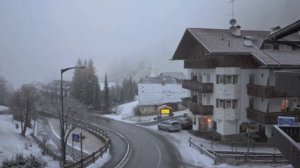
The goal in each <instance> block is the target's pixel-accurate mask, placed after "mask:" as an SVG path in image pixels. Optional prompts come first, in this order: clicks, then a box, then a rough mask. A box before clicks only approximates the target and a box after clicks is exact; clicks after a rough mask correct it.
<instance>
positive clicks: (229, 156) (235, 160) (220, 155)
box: [188, 139, 287, 165]
mask: <svg viewBox="0 0 300 168" xmlns="http://www.w3.org/2000/svg"><path fill="white" fill-rule="evenodd" d="M188 142H189V145H190V147H192V146H193V147H195V148H196V149H198V150H199V151H200V152H201V154H204V155H206V156H208V157H209V158H211V159H212V160H213V161H214V163H215V164H219V163H228V164H233V165H238V164H242V163H287V160H286V159H285V157H284V156H283V155H282V154H274V153H253V152H249V153H246V152H229V151H212V150H207V149H205V148H204V146H203V145H202V144H200V146H199V145H197V144H195V143H194V142H192V141H191V139H189V140H188Z"/></svg>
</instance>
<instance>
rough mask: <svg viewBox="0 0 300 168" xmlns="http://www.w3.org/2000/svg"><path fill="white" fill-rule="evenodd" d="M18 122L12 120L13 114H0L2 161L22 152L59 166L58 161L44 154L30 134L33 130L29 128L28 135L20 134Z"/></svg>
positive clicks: (0, 160) (53, 166) (53, 167)
mask: <svg viewBox="0 0 300 168" xmlns="http://www.w3.org/2000/svg"><path fill="white" fill-rule="evenodd" d="M16 123H17V122H13V121H12V115H0V163H2V161H3V160H5V159H6V158H8V159H11V158H12V157H13V156H15V155H16V154H18V153H22V154H24V155H26V156H28V155H30V154H32V155H34V156H36V157H38V158H41V159H42V160H44V161H45V162H47V167H49V168H55V167H59V163H58V162H57V161H53V159H52V158H50V157H49V156H46V155H42V152H41V149H40V148H39V147H38V145H37V144H36V143H35V142H34V140H33V139H32V138H31V136H30V135H29V134H30V133H31V132H32V130H31V129H28V131H27V135H26V137H23V136H21V135H20V132H21V131H20V127H19V129H16ZM0 165H1V164H0Z"/></svg>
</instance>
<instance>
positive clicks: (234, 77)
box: [232, 75, 237, 84]
mask: <svg viewBox="0 0 300 168" xmlns="http://www.w3.org/2000/svg"><path fill="white" fill-rule="evenodd" d="M232 83H233V84H236V83H237V75H233V79H232Z"/></svg>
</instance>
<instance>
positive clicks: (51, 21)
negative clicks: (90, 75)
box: [0, 0, 300, 88]
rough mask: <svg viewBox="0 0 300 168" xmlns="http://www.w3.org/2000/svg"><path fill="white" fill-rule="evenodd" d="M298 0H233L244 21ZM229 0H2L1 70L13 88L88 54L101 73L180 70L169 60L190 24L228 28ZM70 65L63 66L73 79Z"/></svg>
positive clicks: (252, 25) (286, 11)
mask: <svg viewBox="0 0 300 168" xmlns="http://www.w3.org/2000/svg"><path fill="white" fill-rule="evenodd" d="M299 6H300V1H298V0H235V2H234V14H235V18H236V19H237V21H238V24H239V25H241V26H242V29H259V30H269V29H270V28H271V27H274V26H277V25H281V26H284V25H287V24H289V23H291V22H293V21H295V20H298V19H300V10H299ZM231 12H232V5H231V3H230V1H229V0H163V1H162V0H151V1H149V0H119V1H117V0H90V1H83V0H81V1H80V0H69V1H61V0H47V1H46V0H44V1H40V0H26V1H18V0H1V1H0V21H1V24H0V75H2V76H4V77H5V78H6V79H7V80H8V81H10V82H11V83H12V84H13V86H14V87H15V88H18V87H19V86H20V85H21V84H23V83H30V82H33V81H36V82H48V81H50V80H53V79H59V75H60V74H59V72H60V68H65V67H69V66H73V65H74V64H75V63H76V60H77V59H78V58H79V57H81V58H87V59H89V58H92V59H93V60H94V63H95V66H96V68H97V74H98V76H99V78H100V79H102V78H103V76H104V73H108V77H109V79H111V80H117V79H119V78H121V77H124V76H128V75H136V74H139V73H141V72H142V71H144V72H145V73H147V70H149V67H150V66H151V65H153V64H154V65H155V71H156V72H157V73H159V72H161V71H183V65H182V62H180V61H170V59H171V58H172V56H173V54H174V52H175V49H176V47H177V46H178V44H179V42H180V39H181V37H182V35H183V33H184V31H185V29H186V28H188V27H205V28H228V27H229V23H228V21H229V19H230V18H231V14H232V13H231ZM72 74H73V72H67V73H66V74H65V77H66V79H71V77H72Z"/></svg>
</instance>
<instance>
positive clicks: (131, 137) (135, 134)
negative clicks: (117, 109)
mask: <svg viewBox="0 0 300 168" xmlns="http://www.w3.org/2000/svg"><path fill="white" fill-rule="evenodd" d="M87 120H88V122H90V123H94V124H96V125H99V126H102V127H105V128H107V129H108V130H107V131H108V133H109V134H110V136H111V139H112V146H113V147H112V149H111V151H110V152H111V155H112V158H111V160H110V161H109V162H108V163H106V164H105V165H104V167H109V168H111V167H116V166H117V164H118V163H119V162H121V160H122V159H123V157H124V155H125V153H126V151H127V143H126V141H125V140H124V139H122V138H121V137H120V136H119V135H117V134H116V133H114V132H117V133H120V134H121V135H123V136H124V137H125V139H126V140H128V141H129V144H130V147H131V152H130V157H129V160H128V162H127V163H126V165H125V167H128V168H135V167H143V168H160V167H163V168H168V167H170V168H177V167H178V168H179V167H184V165H182V162H181V157H180V155H179V153H178V151H177V149H176V148H175V147H174V146H173V144H172V143H171V142H169V141H168V140H167V139H166V138H165V137H163V136H161V135H159V134H156V133H154V132H152V131H150V130H148V129H145V128H142V127H139V126H136V125H134V124H128V123H124V122H120V121H115V120H111V119H107V118H103V117H100V116H95V115H90V116H89V117H88V118H87Z"/></svg>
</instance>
